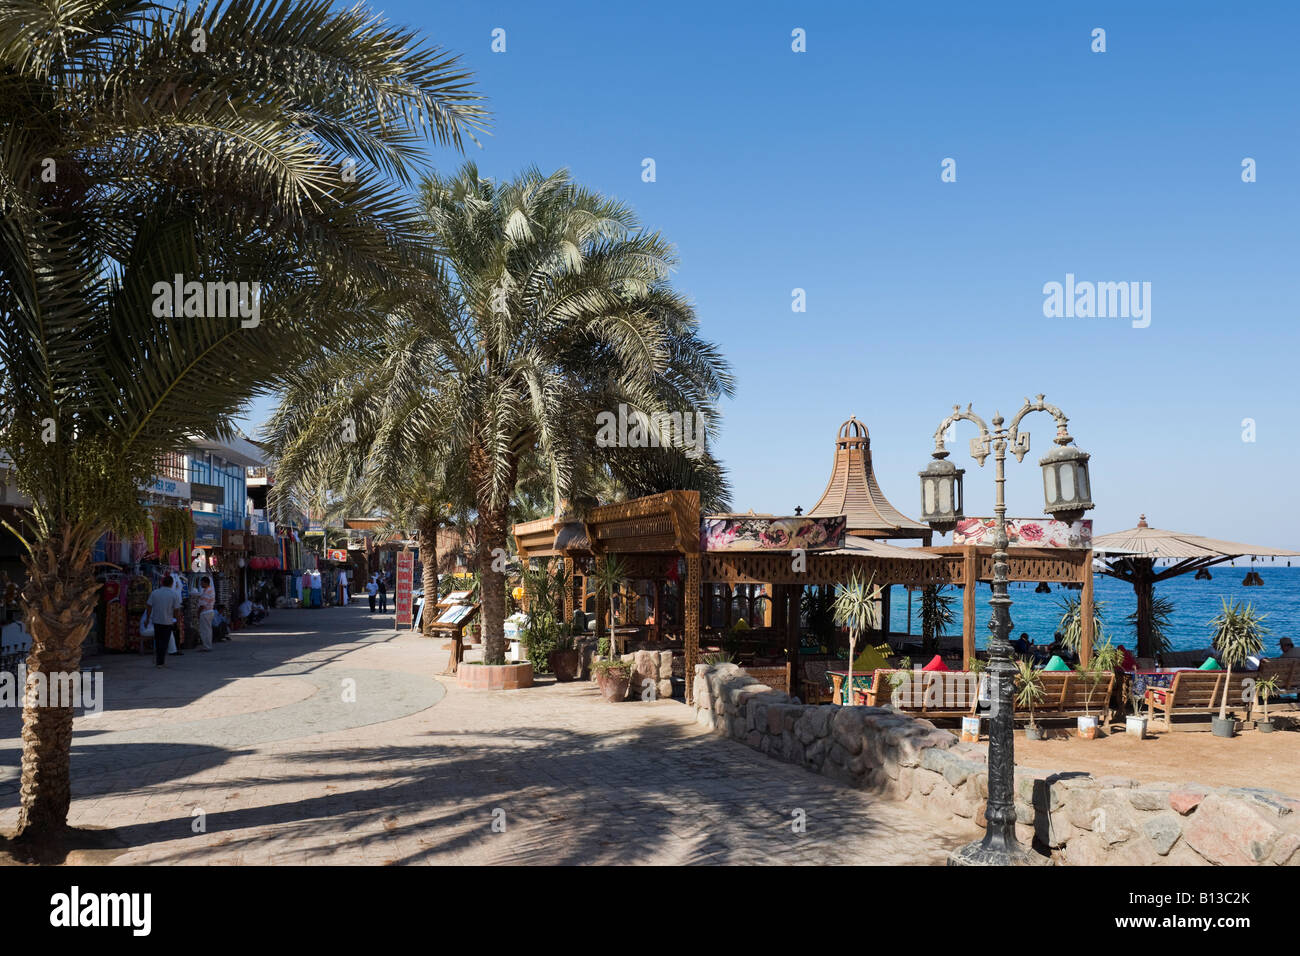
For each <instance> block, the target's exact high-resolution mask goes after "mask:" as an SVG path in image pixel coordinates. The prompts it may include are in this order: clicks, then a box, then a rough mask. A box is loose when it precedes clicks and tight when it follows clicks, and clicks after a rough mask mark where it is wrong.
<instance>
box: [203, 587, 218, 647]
mask: <svg viewBox="0 0 1300 956" xmlns="http://www.w3.org/2000/svg"><path fill="white" fill-rule="evenodd" d="M216 609H217V591H216V588H214V587H213V586H212V579H211V578H210V577H208V576H207V575H204V576H203V577H201V578H199V641H201V642H202V646H201V647H199V650H200V651H210V650H212V616H213V613H214V612H215V611H216Z"/></svg>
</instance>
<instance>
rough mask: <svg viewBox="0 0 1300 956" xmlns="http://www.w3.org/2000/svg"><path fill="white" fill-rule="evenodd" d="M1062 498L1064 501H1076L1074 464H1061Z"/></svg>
mask: <svg viewBox="0 0 1300 956" xmlns="http://www.w3.org/2000/svg"><path fill="white" fill-rule="evenodd" d="M1061 498H1062V500H1064V501H1075V500H1077V499H1076V498H1075V497H1074V465H1062V466H1061Z"/></svg>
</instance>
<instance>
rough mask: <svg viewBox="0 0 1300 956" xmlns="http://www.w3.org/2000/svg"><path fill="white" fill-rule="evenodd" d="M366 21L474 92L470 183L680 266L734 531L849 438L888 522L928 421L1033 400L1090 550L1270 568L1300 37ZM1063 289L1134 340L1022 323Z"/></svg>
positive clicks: (1282, 33)
mask: <svg viewBox="0 0 1300 956" xmlns="http://www.w3.org/2000/svg"><path fill="white" fill-rule="evenodd" d="M376 6H377V7H378V8H379V9H382V10H383V11H384V12H385V13H386V14H387V15H388V16H389V17H390V18H391V19H393V20H395V21H398V22H402V23H406V24H410V25H413V26H416V27H419V28H420V29H422V30H423V31H425V32H426V34H427V35H429V36H430V37H431V38H432V39H433V40H434V41H435V42H437V43H439V44H441V45H443V46H445V47H447V48H449V49H451V50H454V51H456V52H459V53H461V54H462V55H463V57H464V61H465V63H466V65H467V66H468V67H469V68H470V69H472V70H473V71H474V72H475V74H476V75H477V78H478V83H479V86H480V88H481V89H482V91H483V92H485V93H486V94H487V96H488V98H489V101H490V107H491V109H492V111H493V113H494V126H493V135H491V136H490V137H487V138H485V139H484V140H483V143H484V146H483V148H482V149H478V148H475V147H473V146H471V147H470V148H469V152H470V154H471V155H472V156H473V157H474V158H475V159H476V161H477V162H478V163H479V164H480V167H481V168H482V170H483V171H484V173H486V174H488V175H492V176H507V175H510V174H512V173H514V172H517V171H518V170H519V169H520V168H522V167H524V166H526V165H529V164H536V165H538V166H540V167H542V168H543V169H551V168H556V167H561V166H564V167H568V168H569V169H570V170H572V172H573V173H574V175H575V176H576V177H577V178H578V179H580V180H582V181H583V182H585V183H587V184H588V185H590V186H592V187H593V188H596V189H599V190H601V191H603V192H606V193H609V194H613V195H617V196H618V197H620V198H622V199H624V200H627V201H629V202H631V203H632V204H633V205H634V206H635V207H636V208H637V210H638V211H639V213H640V214H641V216H642V218H643V219H644V220H645V222H646V223H647V224H648V225H650V226H652V227H653V228H656V229H659V230H661V231H662V232H663V233H664V234H665V235H666V236H668V237H669V238H670V239H671V240H672V241H673V242H675V243H676V245H677V247H678V250H679V254H680V258H681V263H680V269H679V271H678V272H677V274H676V276H675V280H674V281H675V283H676V284H677V285H678V287H679V288H680V289H682V290H683V291H684V292H686V293H687V294H689V295H690V296H691V297H692V298H693V300H694V301H695V303H696V305H697V308H698V311H699V316H700V319H701V323H702V327H703V331H704V334H705V335H706V337H708V338H711V339H713V340H715V341H717V342H718V343H720V344H721V346H722V348H723V350H724V352H725V353H726V355H727V356H728V357H729V358H730V360H731V361H732V363H733V365H734V370H735V372H736V375H737V378H738V388H737V392H736V396H735V400H734V401H732V402H730V403H728V405H727V407H726V419H725V422H724V430H723V432H722V434H721V436H720V437H719V439H718V441H717V442H716V443H715V446H714V447H715V450H716V451H717V452H718V453H719V454H720V455H721V457H722V458H723V459H724V461H725V462H726V464H727V465H728V467H729V469H730V473H731V477H732V483H733V486H734V489H735V495H734V502H733V503H734V504H735V506H736V507H737V508H738V509H740V510H744V509H748V508H751V507H752V508H754V509H755V510H758V511H775V512H777V513H789V512H790V511H791V509H793V507H794V506H795V505H802V506H803V507H805V508H808V507H810V506H811V505H812V504H813V503H814V502H815V501H816V499H817V497H818V496H819V495H820V493H821V491H822V488H823V486H824V483H825V479H826V476H827V474H828V470H829V466H830V458H831V450H832V446H831V442H832V440H833V438H834V435H835V430H836V427H837V426H838V425H839V424H840V422H841V421H843V420H844V419H846V418H848V417H849V416H850V415H857V416H858V417H859V418H861V419H863V420H864V421H865V422H866V423H867V424H868V426H869V427H870V429H871V437H872V450H873V453H874V459H875V463H876V467H877V470H878V472H879V475H880V480H881V483H882V486H883V487H884V489H885V492H886V494H887V495H888V496H889V497H890V498H891V500H893V502H894V503H895V504H896V505H898V506H900V507H901V508H903V510H904V511H906V512H909V513H912V514H915V513H916V511H917V504H918V497H919V492H918V480H917V477H916V472H917V471H918V470H920V469H921V468H922V467H924V466H925V464H926V462H927V461H928V456H929V452H930V450H931V435H932V433H933V431H934V429H935V427H936V425H937V424H938V423H939V421H940V420H941V419H942V418H943V416H944V415H945V414H946V413H947V411H948V410H950V408H951V406H952V404H953V403H954V402H960V403H961V404H962V405H963V406H964V405H965V404H966V403H967V402H973V403H974V406H975V411H977V412H979V413H980V414H982V415H983V416H984V417H985V418H991V417H992V415H993V413H994V411H995V410H999V409H1000V410H1001V411H1002V413H1003V414H1004V415H1007V416H1009V415H1010V414H1012V413H1013V412H1014V411H1015V410H1016V409H1017V408H1018V407H1019V406H1020V404H1021V402H1022V401H1023V399H1024V398H1025V396H1031V397H1032V396H1033V395H1035V394H1037V393H1039V392H1045V393H1046V395H1047V399H1048V401H1051V402H1054V403H1056V404H1058V405H1060V406H1061V407H1062V409H1063V410H1064V411H1065V412H1066V414H1067V415H1069V416H1070V419H1071V431H1072V433H1073V434H1074V436H1075V438H1076V440H1077V441H1078V443H1079V445H1080V446H1081V447H1083V448H1084V449H1086V450H1087V451H1089V452H1091V453H1092V455H1093V460H1092V461H1093V468H1092V472H1093V497H1094V499H1095V500H1096V501H1097V503H1098V507H1097V509H1096V510H1095V511H1094V512H1092V517H1093V518H1094V521H1095V527H1096V530H1097V531H1098V532H1099V533H1100V532H1105V531H1113V530H1118V529H1121V528H1128V527H1131V526H1132V525H1134V524H1135V523H1136V521H1137V516H1138V513H1139V512H1145V513H1146V514H1147V516H1148V520H1149V521H1150V523H1151V524H1152V525H1153V526H1156V527H1163V528H1172V529H1176V530H1183V531H1190V532H1198V533H1203V534H1209V535H1213V536H1217V537H1225V538H1229V539H1233V540H1244V541H1248V542H1252V543H1260V544H1272V545H1282V546H1300V517H1297V515H1298V514H1300V512H1298V511H1297V508H1296V501H1295V498H1294V496H1293V495H1287V494H1279V493H1277V490H1280V489H1281V488H1286V489H1287V490H1288V491H1290V490H1291V489H1293V488H1295V487H1296V486H1297V484H1298V483H1297V481H1296V477H1295V474H1294V471H1295V469H1297V468H1300V455H1298V454H1297V450H1296V449H1297V440H1298V439H1300V424H1297V423H1296V421H1295V416H1294V410H1295V405H1296V403H1295V400H1294V398H1293V395H1294V393H1295V390H1294V387H1293V383H1294V378H1295V376H1296V372H1295V371H1294V365H1295V356H1296V354H1297V346H1300V333H1298V332H1297V329H1296V318H1297V300H1296V296H1295V294H1294V287H1293V283H1294V279H1293V276H1294V264H1295V262H1296V258H1297V251H1298V247H1300V239H1298V238H1297V236H1298V235H1300V233H1298V232H1297V222H1298V220H1300V217H1298V216H1297V212H1298V211H1300V209H1298V207H1300V202H1298V199H1300V196H1298V189H1300V187H1298V186H1297V172H1298V167H1300V134H1298V133H1297V129H1298V126H1297V122H1296V119H1297V105H1296V104H1297V101H1296V90H1297V73H1298V72H1300V68H1298V67H1297V65H1296V64H1297V57H1296V56H1295V51H1294V37H1295V36H1296V31H1297V28H1298V27H1300V7H1297V6H1295V5H1292V4H1283V3H1255V4H1247V5H1236V4H1224V3H1217V4H1210V3H1194V2H1190V3H1189V2H1179V3H1143V4H1140V5H1135V4H1119V3H1114V4H1109V3H1089V4H1082V3H1064V2H1052V3H1043V2H1035V3H987V4H978V5H964V4H947V5H941V6H939V7H933V6H930V5H925V6H923V5H918V4H895V5H883V4H870V5H868V4H812V5H808V4H802V3H800V4H794V3H789V4H762V3H753V2H749V3H728V4H714V3H710V4H704V3H684V2H676V0H658V2H656V3H653V4H638V5H632V4H610V3H578V2H572V0H556V2H553V3H547V4H537V3H526V2H518V3H473V4H469V3H460V4H448V3H433V4H425V3H416V2H414V0H401V2H399V0H386V2H385V0H379V2H378V3H377V4H376ZM1133 7H1140V9H1132V8H1133ZM1097 27H1101V28H1103V29H1105V31H1106V48H1107V49H1106V52H1105V53H1094V52H1092V50H1091V45H1092V31H1093V29H1094V28H1097ZM495 28H502V29H504V30H505V31H506V52H504V53H493V52H492V51H491V42H492V31H493V29H495ZM795 28H802V29H803V30H805V31H806V35H807V52H805V53H795V52H793V51H792V50H791V42H792V41H791V31H792V30H793V29H795ZM646 157H651V158H653V159H654V160H655V163H656V173H657V180H656V181H655V182H653V183H646V182H643V181H642V179H641V171H642V160H643V159H644V158H646ZM949 157H951V158H952V159H954V160H955V161H956V172H957V180H956V182H951V183H944V182H941V181H940V172H941V168H940V163H941V161H942V160H944V159H945V158H949ZM1246 157H1251V158H1253V159H1254V160H1255V161H1256V164H1257V177H1258V179H1257V181H1256V182H1254V183H1249V184H1248V183H1243V182H1242V179H1241V171H1242V170H1241V163H1242V160H1243V159H1244V158H1246ZM458 161H459V160H458V157H456V156H455V154H454V153H452V152H450V151H439V152H436V153H435V154H434V162H435V164H436V165H438V166H440V167H444V168H448V167H451V166H453V165H455V164H456V163H457V162H458ZM1067 273H1073V274H1074V275H1075V276H1076V277H1077V278H1078V279H1079V280H1091V281H1125V282H1130V281H1136V282H1149V283H1151V323H1150V326H1149V327H1147V328H1142V329H1138V328H1133V327H1132V324H1131V322H1130V321H1129V320H1127V319H1123V318H1051V319H1049V318H1045V317H1044V315H1043V300H1044V296H1043V292H1042V289H1043V285H1044V283H1046V282H1050V281H1058V282H1063V281H1064V279H1065V276H1066V274H1067ZM795 288H802V289H804V290H806V296H807V311H806V312H804V313H802V314H796V313H794V312H792V311H791V296H792V290H793V289H795ZM264 410H265V403H260V404H259V406H258V407H256V408H255V409H254V411H253V418H254V420H258V419H260V417H262V416H263V415H264ZM1246 418H1251V419H1254V421H1255V427H1256V440H1255V441H1254V442H1245V441H1243V440H1242V433H1243V428H1242V421H1243V419H1246ZM1026 427H1027V428H1028V430H1029V431H1030V432H1031V434H1032V435H1033V445H1034V447H1033V450H1032V452H1031V456H1030V457H1027V458H1026V459H1025V463H1024V464H1023V465H1016V464H1014V462H1013V463H1012V464H1011V465H1010V466H1009V482H1008V494H1009V500H1010V508H1011V513H1012V514H1018V515H1037V514H1041V511H1042V492H1041V479H1040V475H1039V469H1038V467H1037V458H1038V456H1039V455H1041V454H1042V453H1043V452H1044V451H1046V450H1047V448H1048V447H1049V439H1050V437H1051V433H1052V429H1051V420H1050V419H1049V418H1048V417H1047V416H1044V415H1036V416H1031V418H1030V419H1028V421H1027V423H1026ZM973 434H974V432H973V430H972V429H971V426H969V425H962V426H959V432H958V443H957V445H955V446H950V447H952V448H953V450H954V452H955V454H954V459H955V460H957V461H958V462H959V464H961V465H962V466H963V467H965V468H967V488H966V496H967V508H966V511H967V514H972V515H980V514H990V513H991V511H992V494H993V491H992V489H993V483H992V464H991V463H990V464H989V465H988V466H986V467H985V468H984V469H980V468H978V466H976V465H975V463H974V462H973V461H971V460H970V459H969V457H968V456H967V454H966V451H965V449H966V443H967V439H968V438H969V437H971V436H972V435H973ZM1275 489H1276V490H1275Z"/></svg>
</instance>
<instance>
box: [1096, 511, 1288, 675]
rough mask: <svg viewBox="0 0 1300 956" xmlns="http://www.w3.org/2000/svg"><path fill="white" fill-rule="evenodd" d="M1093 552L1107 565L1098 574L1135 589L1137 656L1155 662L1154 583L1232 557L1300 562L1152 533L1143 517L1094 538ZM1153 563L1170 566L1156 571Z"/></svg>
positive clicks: (1258, 549)
mask: <svg viewBox="0 0 1300 956" xmlns="http://www.w3.org/2000/svg"><path fill="white" fill-rule="evenodd" d="M1092 548H1093V552H1094V553H1095V554H1096V556H1097V557H1098V558H1100V559H1101V560H1102V562H1103V563H1104V565H1105V567H1104V568H1103V569H1102V570H1101V573H1102V574H1109V575H1110V576H1111V577H1114V578H1119V579H1120V580H1122V581H1127V582H1128V583H1129V584H1131V585H1133V593H1134V594H1136V595H1137V656H1138V657H1153V656H1154V654H1155V648H1154V647H1152V640H1151V601H1152V596H1153V594H1154V591H1155V583H1156V582H1157V581H1164V580H1166V579H1168V578H1174V577H1177V576H1178V575H1180V574H1187V573H1188V572H1191V571H1200V570H1202V569H1204V568H1208V567H1210V566H1212V565H1215V564H1222V563H1223V562H1225V561H1231V560H1233V559H1234V558H1241V557H1263V558H1290V557H1300V551H1288V550H1286V549H1285V548H1270V547H1267V546H1265V545H1256V544H1240V543H1238V542H1235V541H1220V540H1218V539H1217V538H1206V537H1203V536H1201V535H1199V534H1184V533H1182V532H1180V531H1164V530H1162V529H1160V528H1152V527H1149V526H1148V525H1147V516H1146V515H1139V516H1138V523H1137V527H1136V528H1129V529H1128V530H1127V531H1114V532H1112V533H1110V534H1103V535H1099V536H1097V537H1094V538H1093V539H1092ZM1157 561H1168V562H1172V563H1171V564H1167V565H1164V566H1161V567H1159V568H1157V567H1156V562H1157Z"/></svg>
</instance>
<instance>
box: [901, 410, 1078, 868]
mask: <svg viewBox="0 0 1300 956" xmlns="http://www.w3.org/2000/svg"><path fill="white" fill-rule="evenodd" d="M1030 412H1049V413H1050V414H1051V416H1052V417H1053V418H1054V419H1055V420H1056V438H1055V439H1054V441H1055V444H1056V447H1055V448H1053V449H1052V450H1051V451H1049V452H1048V453H1047V454H1046V455H1044V456H1043V458H1042V460H1041V461H1040V462H1039V464H1040V465H1042V468H1043V492H1044V497H1045V499H1046V505H1045V507H1044V509H1043V510H1044V511H1046V512H1048V513H1049V514H1051V515H1052V516H1053V517H1054V518H1056V519H1058V520H1060V521H1071V522H1073V521H1077V520H1078V519H1079V518H1080V517H1082V516H1083V513H1084V512H1085V511H1087V510H1088V509H1090V508H1092V506H1093V504H1092V500H1091V498H1090V497H1089V494H1090V492H1089V489H1090V487H1091V485H1090V483H1089V481H1088V457H1089V456H1088V455H1087V453H1085V452H1083V451H1081V450H1080V449H1079V448H1078V447H1077V446H1076V445H1075V444H1074V443H1073V441H1074V440H1073V439H1072V438H1070V433H1069V430H1068V428H1067V427H1066V426H1067V423H1068V419H1067V418H1066V417H1065V415H1064V414H1063V413H1062V412H1061V410H1060V409H1059V408H1057V407H1056V406H1054V405H1048V404H1047V403H1046V402H1044V401H1043V396H1042V395H1039V396H1038V400H1037V401H1034V402H1031V401H1029V400H1028V399H1026V400H1025V405H1024V407H1023V408H1021V409H1020V411H1018V412H1017V413H1016V415H1015V417H1014V418H1012V419H1011V425H1010V427H1009V428H1008V427H1005V424H1004V420H1003V418H1002V416H1001V415H1000V414H996V413H995V414H994V416H993V428H992V429H991V430H990V429H989V426H988V425H987V424H985V422H984V419H982V418H980V417H979V416H978V415H976V414H975V413H974V412H972V411H971V407H970V406H969V405H967V406H966V410H965V411H962V410H961V408H960V407H959V406H957V405H954V406H953V410H952V414H951V415H949V416H948V417H947V418H945V419H944V420H943V423H942V424H941V425H940V426H939V427H938V429H937V430H936V431H935V433H934V455H933V457H934V460H933V461H931V462H930V464H929V466H928V467H927V468H926V469H925V471H923V472H921V473H920V476H921V512H922V513H921V520H922V521H924V522H926V523H928V524H929V525H930V527H931V528H933V529H934V530H935V531H936V532H938V533H939V534H943V533H945V532H947V531H951V530H952V529H953V528H954V527H956V525H957V521H958V520H959V519H960V518H962V517H963V514H962V505H963V500H962V486H961V484H962V475H963V474H964V471H963V470H962V469H959V468H957V467H955V466H954V465H953V464H952V463H951V462H949V461H946V460H945V459H947V457H948V450H947V449H946V448H944V445H943V435H944V432H946V431H947V430H948V428H949V427H950V426H951V425H953V424H954V423H955V422H957V421H960V420H962V419H965V420H966V421H969V422H974V423H975V425H977V426H978V427H979V430H980V434H979V437H978V438H972V439H971V443H970V453H971V457H972V458H974V459H975V460H976V461H977V462H979V465H980V467H981V468H982V467H983V466H984V460H985V459H986V458H988V456H989V455H990V454H992V455H993V457H994V461H995V463H996V470H995V472H994V476H993V481H994V491H995V497H994V504H993V514H994V529H993V547H994V552H993V597H992V598H990V600H989V605H990V607H992V609H993V613H992V615H991V617H990V619H989V630H990V631H992V632H993V637H992V640H991V641H990V642H989V668H988V670H989V674H990V680H991V683H992V687H991V691H992V698H993V707H992V716H991V721H990V726H989V799H988V804H987V806H986V808H985V810H984V818H985V820H986V821H987V826H986V827H985V830H984V839H983V840H980V841H978V842H976V843H971V844H968V845H967V846H964V847H962V848H961V849H960V850H958V851H956V852H955V853H953V855H952V856H951V857H950V858H949V863H950V864H951V865H953V866H999V865H1002V866H1005V865H1014V864H1020V863H1027V862H1031V860H1030V857H1029V854H1028V853H1026V851H1025V850H1024V848H1022V847H1021V846H1020V843H1019V842H1018V841H1017V840H1016V804H1015V782H1016V781H1015V763H1016V762H1015V708H1014V706H1013V703H1012V696H1013V693H1012V692H1013V687H1014V682H1015V672H1016V668H1015V664H1013V663H1012V658H1011V644H1010V643H1009V642H1008V640H1007V639H1008V637H1010V635H1011V598H1009V597H1008V596H1007V583H1008V577H1007V575H1008V571H1009V570H1010V567H1009V565H1008V564H1007V503H1006V460H1007V449H1008V447H1009V448H1010V449H1011V453H1012V454H1013V455H1015V456H1016V461H1024V458H1025V455H1026V454H1028V452H1029V433H1028V432H1022V431H1020V421H1021V419H1023V418H1024V417H1025V416H1026V415H1028V414H1029V413H1030Z"/></svg>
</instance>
